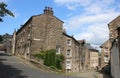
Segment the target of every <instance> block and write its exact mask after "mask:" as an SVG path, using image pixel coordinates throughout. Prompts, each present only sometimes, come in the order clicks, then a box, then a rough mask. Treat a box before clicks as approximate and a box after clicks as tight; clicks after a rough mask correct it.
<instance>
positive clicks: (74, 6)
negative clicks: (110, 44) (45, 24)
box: [0, 0, 120, 45]
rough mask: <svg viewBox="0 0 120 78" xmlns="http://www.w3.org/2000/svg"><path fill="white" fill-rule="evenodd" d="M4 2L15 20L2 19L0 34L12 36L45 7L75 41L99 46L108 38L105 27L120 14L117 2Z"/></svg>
mask: <svg viewBox="0 0 120 78" xmlns="http://www.w3.org/2000/svg"><path fill="white" fill-rule="evenodd" d="M0 1H4V2H6V3H7V5H8V6H7V8H8V9H10V10H11V11H12V12H13V13H14V15H15V17H14V18H12V17H10V16H7V17H4V22H1V23H0V26H1V28H0V34H5V33H10V34H12V33H13V31H14V29H19V28H20V25H22V24H24V23H25V22H26V21H27V20H28V19H29V18H30V17H31V16H32V15H38V14H41V13H43V9H44V7H45V6H50V7H52V8H53V10H54V15H55V16H56V17H58V18H59V19H61V20H62V21H64V28H65V29H66V31H67V33H68V34H69V35H73V36H74V37H75V38H76V39H78V40H79V39H85V40H86V41H87V42H89V43H91V44H93V45H100V44H102V43H103V42H104V41H106V40H107V39H108V37H109V30H108V26H107V24H108V23H109V22H110V21H112V20H113V19H114V18H116V17H117V16H118V15H120V0H35V1H33V0H0Z"/></svg>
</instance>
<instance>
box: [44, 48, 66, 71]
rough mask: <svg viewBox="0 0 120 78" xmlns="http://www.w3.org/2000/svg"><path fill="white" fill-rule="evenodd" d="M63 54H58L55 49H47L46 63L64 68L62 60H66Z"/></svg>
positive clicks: (51, 66)
mask: <svg viewBox="0 0 120 78" xmlns="http://www.w3.org/2000/svg"><path fill="white" fill-rule="evenodd" d="M64 59H65V58H64V56H63V54H56V50H55V49H51V50H47V51H45V54H44V65H46V66H49V67H50V68H53V69H54V68H57V69H62V62H63V61H64Z"/></svg>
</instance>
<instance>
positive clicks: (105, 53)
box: [100, 40, 111, 68]
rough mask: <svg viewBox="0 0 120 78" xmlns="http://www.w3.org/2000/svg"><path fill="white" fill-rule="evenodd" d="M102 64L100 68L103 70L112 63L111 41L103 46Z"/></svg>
mask: <svg viewBox="0 0 120 78" xmlns="http://www.w3.org/2000/svg"><path fill="white" fill-rule="evenodd" d="M100 48H101V64H100V67H101V68H103V67H105V66H106V65H108V64H109V61H110V48H111V42H110V40H107V41H105V42H104V43H103V44H102V45H101V46H100Z"/></svg>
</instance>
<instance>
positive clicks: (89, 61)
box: [84, 43, 99, 70]
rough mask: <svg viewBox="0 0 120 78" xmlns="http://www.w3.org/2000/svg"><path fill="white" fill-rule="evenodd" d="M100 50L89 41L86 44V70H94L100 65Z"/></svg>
mask: <svg viewBox="0 0 120 78" xmlns="http://www.w3.org/2000/svg"><path fill="white" fill-rule="evenodd" d="M98 54H99V52H98V50H96V49H95V48H93V47H92V46H91V45H90V44H89V43H86V44H85V55H84V57H85V59H84V62H85V63H84V70H94V69H96V67H97V66H98V63H99V61H98V58H99V56H98Z"/></svg>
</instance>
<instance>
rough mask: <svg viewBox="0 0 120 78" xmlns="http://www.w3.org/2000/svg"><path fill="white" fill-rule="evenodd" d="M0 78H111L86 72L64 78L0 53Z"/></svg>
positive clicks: (64, 76)
mask: <svg viewBox="0 0 120 78" xmlns="http://www.w3.org/2000/svg"><path fill="white" fill-rule="evenodd" d="M0 78H111V77H110V76H109V75H106V74H101V73H99V72H94V71H86V72H80V73H76V74H74V75H72V76H71V75H70V76H66V74H64V75H61V74H56V73H50V72H47V71H42V70H40V69H39V68H38V67H36V66H34V65H32V64H30V63H29V62H27V61H25V60H23V59H20V58H18V57H16V56H11V55H10V54H6V53H4V51H0Z"/></svg>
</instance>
